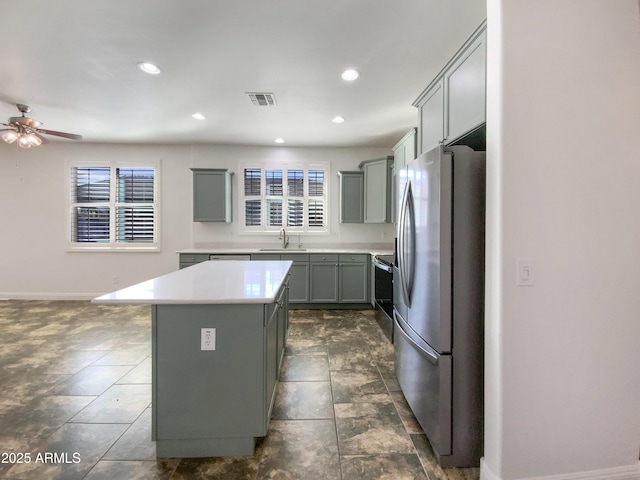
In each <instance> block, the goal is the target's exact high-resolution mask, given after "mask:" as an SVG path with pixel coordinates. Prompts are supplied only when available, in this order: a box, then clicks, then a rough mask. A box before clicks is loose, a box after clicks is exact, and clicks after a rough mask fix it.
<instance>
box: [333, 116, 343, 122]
mask: <svg viewBox="0 0 640 480" xmlns="http://www.w3.org/2000/svg"><path fill="white" fill-rule="evenodd" d="M331 121H332V122H333V123H342V122H344V118H343V117H341V116H340V115H338V116H335V117H333V120H331Z"/></svg>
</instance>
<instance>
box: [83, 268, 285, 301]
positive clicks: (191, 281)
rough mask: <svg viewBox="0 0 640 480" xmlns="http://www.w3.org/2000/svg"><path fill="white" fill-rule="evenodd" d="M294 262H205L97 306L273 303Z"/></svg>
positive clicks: (110, 296) (107, 298)
mask: <svg viewBox="0 0 640 480" xmlns="http://www.w3.org/2000/svg"><path fill="white" fill-rule="evenodd" d="M291 265H292V262H291V261H277V260H274V261H266V262H249V261H234V260H220V261H216V262H202V263H199V264H197V265H194V266H192V267H189V268H184V269H182V270H178V271H176V272H172V273H169V274H167V275H163V276H161V277H157V278H154V279H151V280H147V281H146V282H142V283H138V284H137V285H133V286H131V287H127V288H124V289H122V290H118V291H117V292H113V293H109V294H107V295H103V296H101V297H98V298H95V299H94V300H93V302H94V303H151V304H161V303H162V304H202V303H219V304H222V303H227V304H229V303H272V302H274V301H275V297H276V294H277V293H278V291H279V290H280V287H281V286H282V284H283V282H284V281H285V279H286V277H287V273H288V272H289V269H290V268H291Z"/></svg>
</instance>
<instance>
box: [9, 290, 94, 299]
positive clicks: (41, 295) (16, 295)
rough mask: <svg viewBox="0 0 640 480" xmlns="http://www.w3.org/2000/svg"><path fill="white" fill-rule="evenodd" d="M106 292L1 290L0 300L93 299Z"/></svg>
mask: <svg viewBox="0 0 640 480" xmlns="http://www.w3.org/2000/svg"><path fill="white" fill-rule="evenodd" d="M100 295H104V293H51V292H0V300H93V299H94V298H96V297H99V296H100Z"/></svg>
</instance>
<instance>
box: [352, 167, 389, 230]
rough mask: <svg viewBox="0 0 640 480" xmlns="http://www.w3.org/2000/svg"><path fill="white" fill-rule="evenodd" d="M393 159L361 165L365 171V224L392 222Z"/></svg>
mask: <svg viewBox="0 0 640 480" xmlns="http://www.w3.org/2000/svg"><path fill="white" fill-rule="evenodd" d="M392 168H393V157H382V158H376V159H373V160H367V161H366V162H362V163H360V169H361V170H363V171H364V223H389V222H391V197H392V190H391V184H392V180H393V172H392Z"/></svg>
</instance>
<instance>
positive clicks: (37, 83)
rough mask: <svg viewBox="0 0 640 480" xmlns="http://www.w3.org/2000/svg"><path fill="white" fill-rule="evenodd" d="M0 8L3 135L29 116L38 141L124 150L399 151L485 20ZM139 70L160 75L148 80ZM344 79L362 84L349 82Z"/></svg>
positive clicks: (439, 1) (253, 3)
mask: <svg viewBox="0 0 640 480" xmlns="http://www.w3.org/2000/svg"><path fill="white" fill-rule="evenodd" d="M0 6H1V7H2V8H1V9H0V11H1V12H2V13H1V16H0V32H1V33H2V39H3V41H2V42H1V43H0V121H6V119H7V118H8V117H10V116H17V115H19V113H18V111H17V109H16V108H15V106H14V104H15V103H25V104H28V105H30V106H31V107H32V108H33V110H32V112H31V114H30V115H29V116H31V117H32V118H35V119H37V120H40V121H42V122H44V125H43V128H47V129H51V130H59V131H65V132H72V133H78V134H81V135H83V137H84V141H88V142H125V143H127V142H135V143H158V142H160V143H227V144H252V145H273V139H274V138H276V137H282V138H284V139H285V145H292V146H384V147H391V146H393V144H395V143H396V142H397V141H398V140H399V139H400V138H401V137H402V135H403V134H404V133H406V131H407V130H408V129H409V128H410V127H413V126H416V124H417V110H416V109H415V108H414V107H412V106H411V103H412V102H413V101H414V100H415V98H416V97H417V96H418V95H419V94H420V93H421V92H422V90H423V89H424V88H425V87H426V86H427V84H428V83H429V81H430V80H431V79H432V78H433V77H434V76H435V75H436V74H437V73H438V72H439V71H440V69H441V68H442V67H443V66H444V63H445V62H446V61H447V59H448V58H450V57H451V56H452V55H453V54H454V53H455V51H456V50H457V49H458V47H459V46H460V45H461V44H462V43H463V42H464V41H465V40H466V38H467V37H468V36H469V35H470V34H471V33H472V32H473V30H474V29H475V28H476V27H477V26H478V25H479V24H480V22H481V21H482V20H483V19H484V17H485V16H486V0H227V1H223V0H131V1H128V2H125V1H124V0H101V1H97V0H96V1H94V0H56V1H45V0H37V1H32V2H27V3H25V2H18V1H13V0H12V1H9V0H0ZM141 61H149V62H153V63H156V64H157V65H159V66H160V67H161V68H162V70H163V73H162V74H161V75H159V76H151V75H146V74H143V73H142V72H140V71H139V70H138V69H137V68H136V64H137V63H138V62H141ZM347 67H354V68H356V69H357V70H359V71H360V78H359V79H358V80H356V81H355V82H352V83H346V82H344V81H343V80H342V79H341V78H340V74H341V72H342V71H343V70H344V69H345V68H347ZM249 91H264V92H273V93H274V94H275V96H276V100H277V102H278V105H277V107H273V108H268V107H255V106H253V104H252V103H251V101H250V100H249V98H248V97H247V96H246V95H245V92H249ZM196 111H198V112H202V113H204V114H205V115H206V116H207V120H205V121H198V120H194V119H193V118H191V114H192V113H194V112H196ZM336 115H342V116H343V117H344V118H345V119H346V121H345V122H344V123H343V124H340V125H336V124H334V123H332V121H331V119H332V118H333V117H334V116H336ZM50 138H51V137H50ZM51 140H54V141H56V140H55V139H54V138H51ZM60 141H65V142H67V141H69V140H60Z"/></svg>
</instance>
